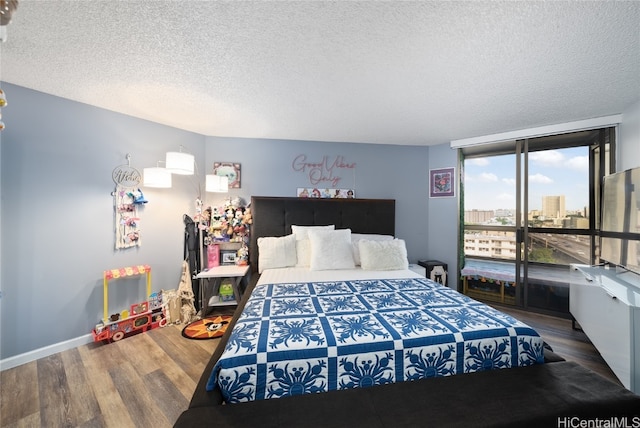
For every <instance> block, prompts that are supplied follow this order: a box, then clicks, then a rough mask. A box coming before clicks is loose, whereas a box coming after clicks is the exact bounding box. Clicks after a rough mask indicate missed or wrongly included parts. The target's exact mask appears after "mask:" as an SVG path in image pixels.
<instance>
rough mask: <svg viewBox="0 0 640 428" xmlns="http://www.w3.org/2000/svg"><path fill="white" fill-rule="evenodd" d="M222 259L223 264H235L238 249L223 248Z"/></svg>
mask: <svg viewBox="0 0 640 428" xmlns="http://www.w3.org/2000/svg"><path fill="white" fill-rule="evenodd" d="M220 261H221V263H222V264H223V265H233V264H235V263H236V251H235V250H222V251H220Z"/></svg>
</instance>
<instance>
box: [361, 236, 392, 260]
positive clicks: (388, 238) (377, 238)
mask: <svg viewBox="0 0 640 428" xmlns="http://www.w3.org/2000/svg"><path fill="white" fill-rule="evenodd" d="M363 239H367V240H369V241H392V240H393V236H392V235H376V234H372V233H352V234H351V247H352V248H351V249H352V250H353V262H354V263H355V264H356V266H360V245H359V242H360V241H361V240H363Z"/></svg>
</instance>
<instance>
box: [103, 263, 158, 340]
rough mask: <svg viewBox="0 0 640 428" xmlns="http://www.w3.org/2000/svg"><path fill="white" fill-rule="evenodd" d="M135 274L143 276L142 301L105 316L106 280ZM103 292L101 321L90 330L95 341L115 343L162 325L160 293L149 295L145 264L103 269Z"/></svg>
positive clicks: (107, 306)
mask: <svg viewBox="0 0 640 428" xmlns="http://www.w3.org/2000/svg"><path fill="white" fill-rule="evenodd" d="M135 275H146V285H147V294H146V299H145V301H143V302H139V303H134V304H133V305H131V306H130V307H129V308H128V309H125V310H124V311H122V312H121V313H116V314H113V316H112V317H109V281H111V280H114V279H120V278H126V277H130V276H135ZM103 289H104V291H103V292H104V312H103V319H102V321H101V322H100V323H98V324H97V325H96V328H95V329H94V330H93V331H92V334H93V340H94V341H95V342H102V341H104V342H112V341H118V340H121V339H123V338H125V337H127V336H129V335H132V334H135V333H138V332H142V331H147V330H150V329H153V328H157V327H164V326H165V325H166V323H167V318H166V316H165V313H164V307H163V306H162V294H161V292H158V293H153V294H151V267H150V266H149V265H138V266H130V267H125V268H121V269H111V270H105V271H104V274H103Z"/></svg>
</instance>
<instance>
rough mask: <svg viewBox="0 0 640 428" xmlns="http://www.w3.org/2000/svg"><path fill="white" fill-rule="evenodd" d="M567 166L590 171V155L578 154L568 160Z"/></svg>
mask: <svg viewBox="0 0 640 428" xmlns="http://www.w3.org/2000/svg"><path fill="white" fill-rule="evenodd" d="M566 166H567V168H570V169H573V170H577V171H589V157H588V156H576V157H573V158H571V159H569V160H568V161H567V162H566Z"/></svg>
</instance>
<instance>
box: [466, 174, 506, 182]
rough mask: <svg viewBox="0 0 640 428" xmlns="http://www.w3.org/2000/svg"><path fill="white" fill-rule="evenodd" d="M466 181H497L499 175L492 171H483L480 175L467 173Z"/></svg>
mask: <svg viewBox="0 0 640 428" xmlns="http://www.w3.org/2000/svg"><path fill="white" fill-rule="evenodd" d="M464 181H466V182H472V181H473V182H479V183H495V182H496V181H498V176H497V175H495V174H492V173H490V172H483V173H481V174H480V175H471V174H466V173H465V175H464Z"/></svg>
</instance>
